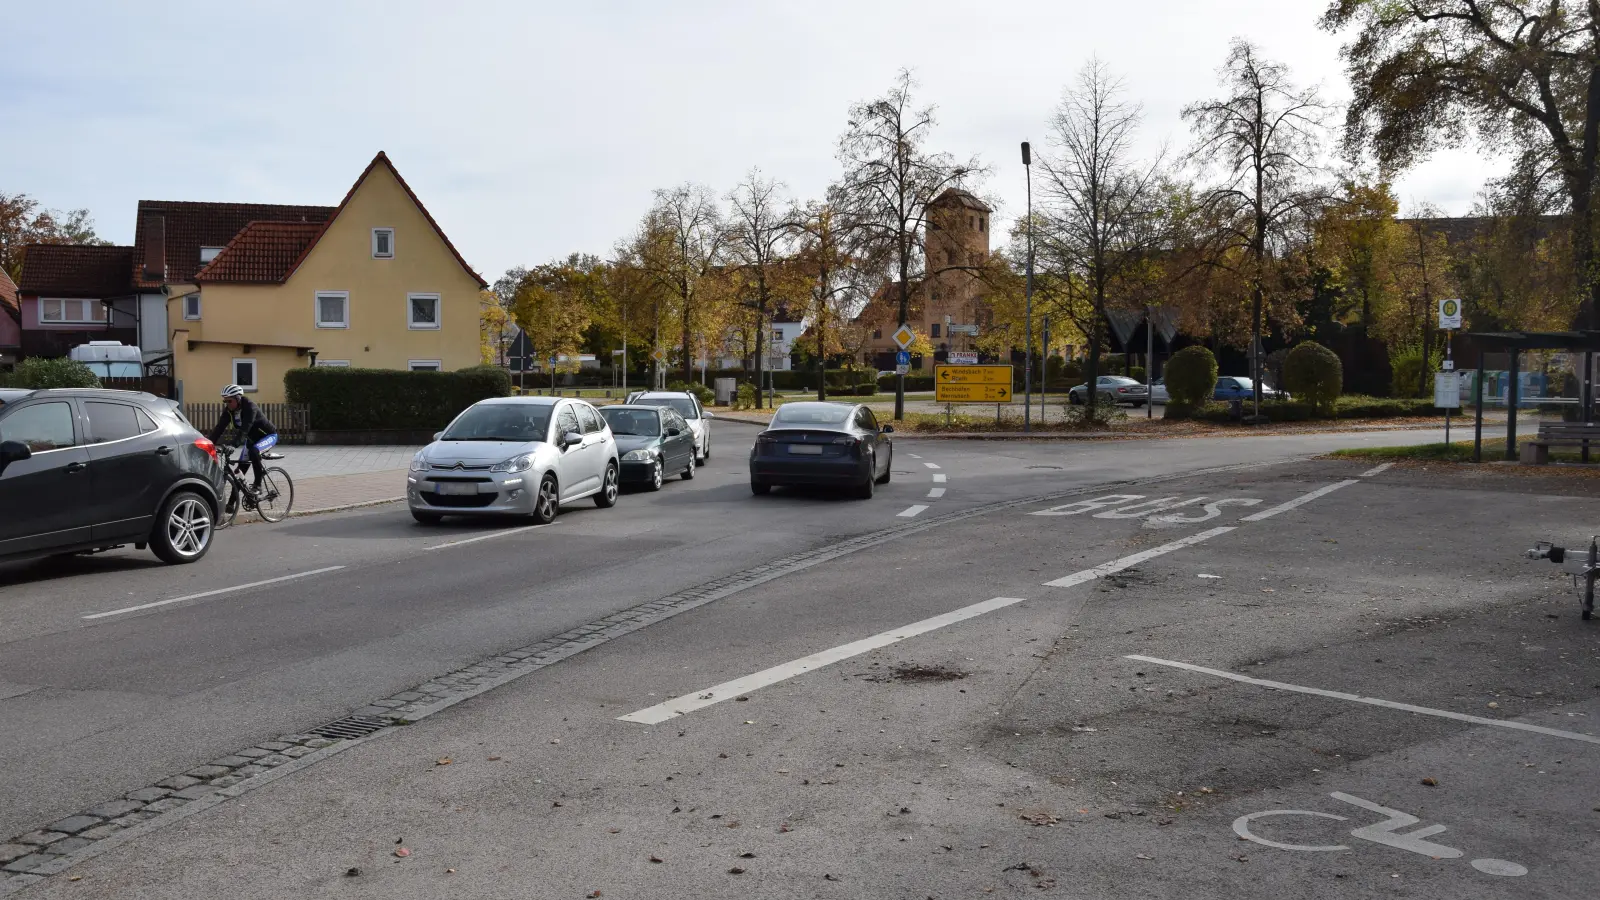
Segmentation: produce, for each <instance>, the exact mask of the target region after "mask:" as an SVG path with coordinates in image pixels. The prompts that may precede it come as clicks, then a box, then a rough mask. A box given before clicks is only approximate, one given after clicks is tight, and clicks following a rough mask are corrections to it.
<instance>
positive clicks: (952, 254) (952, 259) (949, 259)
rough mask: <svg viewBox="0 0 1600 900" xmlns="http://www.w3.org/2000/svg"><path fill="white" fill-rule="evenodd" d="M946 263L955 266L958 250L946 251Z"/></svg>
mask: <svg viewBox="0 0 1600 900" xmlns="http://www.w3.org/2000/svg"><path fill="white" fill-rule="evenodd" d="M944 264H945V265H947V266H953V265H955V264H956V251H954V250H946V251H945V252H944Z"/></svg>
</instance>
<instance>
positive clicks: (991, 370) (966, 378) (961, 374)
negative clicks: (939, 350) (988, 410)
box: [933, 365, 1012, 403]
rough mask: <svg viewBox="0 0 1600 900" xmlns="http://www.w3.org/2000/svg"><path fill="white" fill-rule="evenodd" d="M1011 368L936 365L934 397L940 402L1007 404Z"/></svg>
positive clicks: (1009, 397)
mask: <svg viewBox="0 0 1600 900" xmlns="http://www.w3.org/2000/svg"><path fill="white" fill-rule="evenodd" d="M1011 378H1012V373H1011V367H1010V366H942V365H941V366H934V367H933V398H934V400H935V401H937V402H939V403H1007V402H1009V401H1010V400H1011Z"/></svg>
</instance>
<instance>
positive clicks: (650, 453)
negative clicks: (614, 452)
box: [622, 449, 656, 462]
mask: <svg viewBox="0 0 1600 900" xmlns="http://www.w3.org/2000/svg"><path fill="white" fill-rule="evenodd" d="M655 458H656V451H654V450H649V449H642V450H629V451H628V452H627V453H624V454H622V460H623V462H651V461H653V460H654V459H655Z"/></svg>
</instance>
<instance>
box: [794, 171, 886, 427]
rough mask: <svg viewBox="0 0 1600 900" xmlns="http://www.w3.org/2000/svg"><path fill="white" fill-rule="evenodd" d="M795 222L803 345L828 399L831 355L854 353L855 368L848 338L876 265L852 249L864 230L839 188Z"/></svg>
mask: <svg viewBox="0 0 1600 900" xmlns="http://www.w3.org/2000/svg"><path fill="white" fill-rule="evenodd" d="M790 221H791V222H792V225H791V228H792V230H793V232H794V234H795V238H796V242H797V245H798V246H797V254H796V259H797V261H798V263H799V266H800V270H801V272H802V273H803V275H804V277H805V279H806V283H807V286H808V297H807V302H806V310H805V312H806V318H807V319H809V320H810V323H811V324H810V326H809V327H808V329H807V332H806V336H805V337H804V338H803V339H802V343H803V345H805V346H807V347H809V349H811V350H812V352H814V353H815V355H816V359H817V399H818V400H826V399H828V379H827V369H828V362H827V360H828V356H829V354H832V353H846V352H848V353H850V355H851V367H852V368H854V362H855V347H854V344H855V343H857V342H853V341H851V340H849V338H850V337H852V335H850V334H849V333H848V329H849V328H850V327H851V323H852V321H853V320H854V319H855V315H856V313H858V312H859V311H860V307H861V304H862V301H861V297H862V294H863V290H862V287H863V282H862V276H863V275H864V274H865V273H867V272H870V271H872V269H871V267H864V266H862V265H861V262H862V257H861V255H860V254H859V253H857V252H856V249H855V248H854V247H852V241H853V240H854V239H855V238H857V237H859V236H860V235H861V232H858V231H856V230H854V229H852V228H851V227H850V223H849V222H848V221H847V219H846V218H845V215H844V213H842V212H841V211H840V208H839V199H838V189H837V188H829V189H828V193H827V199H825V200H821V201H813V202H811V203H808V204H806V205H805V206H804V207H802V208H799V209H796V210H795V211H794V212H793V213H791V215H790Z"/></svg>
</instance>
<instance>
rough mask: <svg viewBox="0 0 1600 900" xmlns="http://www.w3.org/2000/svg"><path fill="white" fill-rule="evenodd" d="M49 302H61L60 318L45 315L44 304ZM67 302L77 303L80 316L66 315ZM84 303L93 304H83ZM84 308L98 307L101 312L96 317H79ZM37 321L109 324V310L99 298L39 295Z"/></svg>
mask: <svg viewBox="0 0 1600 900" xmlns="http://www.w3.org/2000/svg"><path fill="white" fill-rule="evenodd" d="M49 303H59V304H61V318H59V319H51V318H47V317H46V316H45V313H44V310H45V305H46V304H49ZM68 303H76V304H78V316H79V317H80V318H68V317H67V304H68ZM84 304H93V305H90V306H85V305H84ZM86 309H89V310H92V309H99V310H100V312H101V317H100V318H98V319H86V318H81V317H82V316H83V314H84V313H83V311H84V310H86ZM39 323H40V324H42V325H109V324H110V323H111V311H110V310H109V309H107V308H106V305H105V304H104V303H101V302H100V301H99V300H86V299H84V298H82V297H40V298H39Z"/></svg>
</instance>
